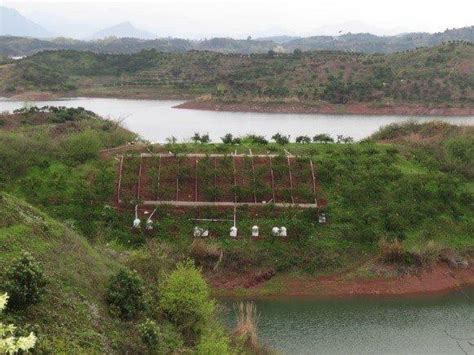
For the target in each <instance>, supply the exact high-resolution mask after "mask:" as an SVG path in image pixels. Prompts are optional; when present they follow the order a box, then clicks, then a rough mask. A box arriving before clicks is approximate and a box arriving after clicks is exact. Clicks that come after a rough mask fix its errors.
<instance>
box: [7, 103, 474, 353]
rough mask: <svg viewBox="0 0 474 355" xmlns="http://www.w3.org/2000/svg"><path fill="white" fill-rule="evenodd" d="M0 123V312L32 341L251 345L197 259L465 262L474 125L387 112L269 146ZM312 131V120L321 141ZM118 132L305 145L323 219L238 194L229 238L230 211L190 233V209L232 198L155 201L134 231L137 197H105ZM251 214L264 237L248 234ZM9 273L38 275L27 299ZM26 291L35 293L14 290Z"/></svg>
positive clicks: (469, 246)
mask: <svg viewBox="0 0 474 355" xmlns="http://www.w3.org/2000/svg"><path fill="white" fill-rule="evenodd" d="M0 122H1V125H2V127H1V128H0V161H1V163H2V170H1V176H0V181H1V187H2V190H4V192H2V193H1V194H0V245H1V248H2V258H1V261H0V265H1V266H0V269H1V270H2V272H1V273H0V294H3V291H8V292H9V294H11V295H12V297H13V299H10V301H11V302H12V305H13V304H17V305H19V306H18V307H16V308H15V309H13V308H12V309H10V310H8V311H7V313H5V314H6V315H7V318H8V319H7V321H6V322H5V323H13V324H16V325H21V334H19V335H27V334H29V333H30V332H31V331H33V332H34V334H35V335H36V336H37V337H38V341H37V345H36V347H37V348H36V349H37V350H38V351H45V352H48V351H50V352H61V351H71V349H73V351H75V352H87V353H90V352H92V353H93V352H104V351H105V352H124V351H129V352H145V351H150V352H158V353H162V352H173V351H190V352H197V353H202V354H209V353H223V354H224V353H242V352H244V353H245V352H255V351H257V350H258V351H260V350H259V349H255V347H257V346H258V345H256V340H255V339H256V338H255V327H254V325H253V324H252V322H251V321H249V319H253V318H255V317H254V314H255V310H254V309H252V307H251V306H245V307H244V306H242V307H241V309H242V314H241V317H240V319H239V326H238V328H237V329H236V331H235V333H234V334H233V335H232V336H230V335H228V334H227V333H226V332H225V331H224V329H223V328H222V326H221V325H220V324H219V322H216V319H217V318H218V317H217V315H218V314H219V313H220V312H221V311H220V309H219V308H218V307H216V304H215V302H214V301H213V300H212V299H211V297H210V294H211V291H212V290H211V289H210V288H209V286H208V285H207V284H206V282H205V281H204V279H203V277H202V274H201V271H200V270H202V271H203V273H204V275H205V277H206V278H207V280H209V281H210V282H211V283H212V285H214V286H217V287H218V286H219V284H218V281H219V280H222V279H228V278H229V277H236V275H238V277H240V279H239V278H238V277H237V278H236V279H237V282H235V283H234V286H233V287H235V288H236V289H239V288H245V287H252V286H254V285H256V284H259V283H262V282H265V281H266V280H268V279H270V278H272V277H273V276H274V275H285V274H290V273H297V274H310V275H322V274H332V273H335V272H343V271H347V270H352V271H354V270H357V269H358V268H359V267H361V265H363V267H364V270H365V271H364V272H365V274H364V277H387V276H399V275H401V274H404V273H410V272H416V270H419V269H420V268H426V267H430V266H432V265H435V264H436V263H439V262H447V263H448V264H449V265H451V266H452V267H465V265H466V263H469V262H472V257H473V253H474V240H473V238H472V235H473V234H474V233H473V232H474V231H473V225H474V223H473V222H474V221H473V219H474V212H473V209H472V205H473V201H474V197H473V196H474V190H473V179H474V170H473V167H474V152H473V147H474V131H473V128H472V127H457V126H451V125H449V124H444V123H426V124H415V123H408V124H404V125H400V126H398V125H393V126H388V127H386V128H384V129H382V130H381V131H379V132H378V133H376V134H375V135H374V136H373V137H371V138H369V139H367V140H365V141H363V142H360V143H350V140H347V142H348V143H346V144H344V143H342V142H341V143H304V142H307V140H306V139H302V140H300V142H301V143H287V142H286V141H284V140H283V141H282V140H281V138H282V137H281V136H277V135H276V136H275V137H274V139H275V140H278V139H280V141H279V143H280V144H278V143H276V142H275V143H273V142H264V141H262V140H257V141H255V137H254V139H250V138H246V139H241V140H240V141H235V137H232V139H228V138H230V137H229V136H227V139H226V140H225V141H226V144H224V143H223V144H210V143H202V136H200V138H201V143H188V144H178V143H175V142H172V141H171V142H170V143H169V144H168V145H166V146H160V145H156V146H151V145H148V144H146V142H143V143H141V142H140V141H139V139H138V138H137V137H136V135H135V134H133V133H131V132H128V131H126V130H124V129H123V128H121V127H120V126H119V125H117V124H116V123H114V122H111V121H107V120H103V119H100V118H98V117H97V116H95V115H94V114H93V113H92V112H88V111H86V110H84V109H65V108H43V109H37V108H30V109H24V110H21V111H19V112H18V113H16V114H3V115H1V116H0ZM322 133H324V132H308V134H310V135H311V136H313V135H317V134H320V135H319V138H320V139H321V140H320V141H321V142H322V141H323V140H322V137H324V136H323V135H322ZM131 141H133V142H135V144H133V145H128V146H127V145H126V143H127V142H131ZM197 141H198V142H199V140H197ZM204 141H206V140H205V139H204ZM122 145H125V146H124V148H123V150H125V151H127V152H129V153H131V154H133V152H134V151H135V152H137V151H147V150H152V151H157V152H159V151H170V150H171V151H173V152H183V153H185V152H193V151H194V152H196V151H199V152H207V153H211V152H219V153H230V152H233V151H235V150H236V149H237V150H238V151H240V152H245V151H248V149H249V148H251V149H252V151H253V152H254V153H267V152H272V153H274V154H281V155H284V154H285V150H288V151H290V152H291V153H293V154H298V155H301V156H305V157H307V158H311V159H312V160H313V161H314V162H315V164H316V170H317V173H318V179H319V182H320V185H321V191H322V194H323V198H324V199H326V200H327V202H328V203H327V207H326V208H325V210H324V212H325V213H326V215H327V217H328V223H327V224H325V225H323V224H319V223H318V220H317V212H318V211H316V210H313V209H308V210H305V211H302V210H298V209H286V210H278V209H276V208H274V207H273V206H272V204H268V205H267V206H266V207H264V208H262V209H258V210H252V209H251V208H246V207H242V208H239V209H238V211H237V216H238V227H239V231H240V238H237V239H231V238H229V236H228V233H229V226H230V224H229V223H218V222H214V223H212V222H209V223H207V222H202V223H201V222H199V223H201V225H202V226H203V227H207V228H209V230H210V234H211V236H210V237H209V238H202V239H194V238H193V237H192V231H193V227H194V225H195V224H196V221H195V220H193V219H196V218H217V219H230V218H231V217H232V210H225V209H219V210H218V209H214V208H205V209H186V210H179V211H178V210H176V209H173V208H171V207H170V206H161V207H160V208H158V210H157V211H156V215H155V216H156V217H155V221H156V224H155V228H154V230H153V231H146V230H145V229H143V230H140V231H136V230H132V228H131V223H132V220H133V218H134V213H133V207H132V206H130V207H131V208H130V209H116V208H114V205H113V197H114V191H115V179H116V169H115V163H116V160H115V159H113V155H111V154H112V153H110V151H103V149H105V148H111V147H116V146H122ZM33 206H34V207H33ZM254 224H257V225H259V226H260V230H261V238H260V240H252V239H251V238H250V227H251V226H252V225H254ZM273 226H286V227H287V229H288V238H286V239H285V238H279V237H276V238H275V237H271V235H270V230H271V228H272V227H273ZM24 251H27V252H29V253H30V256H28V255H26V256H25V255H24V254H23V252H24ZM189 259H191V260H193V261H189ZM193 263H194V264H193ZM19 265H20V266H21V267H20V266H19ZM194 265H197V266H199V267H200V269H197V268H196V267H195V266H194ZM19 272H21V273H20V275H28V277H34V278H35V280H36V281H35V285H37V287H35V288H29V289H28V295H30V296H31V297H23V296H21V295H22V293H18V292H16V291H15V285H18V282H20V281H18V280H21V279H25V277H23V276H22V277H21V278H13V277H12V276H11V275H18V273H19ZM13 279H16V280H17V281H16V283H15V282H13V281H12V280H13ZM269 291H271V290H269ZM273 292H277V291H276V290H273ZM19 295H20V296H21V297H20V296H19ZM25 299H26V300H31V301H34V302H27V303H25V302H18V301H19V300H25ZM30 303H31V304H30ZM66 309H67V312H66V311H65V310H66ZM65 324H67V327H66V326H64V325H65Z"/></svg>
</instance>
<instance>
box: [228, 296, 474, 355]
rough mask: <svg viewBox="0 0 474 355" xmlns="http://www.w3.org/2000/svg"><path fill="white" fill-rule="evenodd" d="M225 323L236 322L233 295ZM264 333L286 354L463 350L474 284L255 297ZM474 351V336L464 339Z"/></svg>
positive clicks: (473, 308) (472, 322) (472, 323)
mask: <svg viewBox="0 0 474 355" xmlns="http://www.w3.org/2000/svg"><path fill="white" fill-rule="evenodd" d="M222 302H223V304H224V306H225V307H226V308H227V309H228V313H227V314H226V317H225V323H226V324H227V325H228V326H229V327H233V326H234V324H235V314H234V313H235V312H234V311H233V307H232V304H233V301H231V300H223V301H222ZM255 303H256V306H257V311H258V313H259V319H258V325H257V326H258V336H259V339H260V340H261V341H262V342H263V343H265V344H267V345H269V346H270V347H272V348H274V349H277V350H279V351H281V352H282V353H284V354H316V353H318V354H463V352H462V351H461V349H460V348H459V347H458V344H457V342H456V340H454V339H452V338H451V337H450V336H448V335H447V334H446V332H448V333H449V334H450V335H451V336H455V337H458V338H471V340H470V342H471V343H472V344H474V339H473V338H474V289H470V290H465V291H457V292H453V293H450V294H448V295H442V296H439V295H438V296H423V297H412V298H399V299H386V298H378V299H372V298H354V299H333V300H310V299H277V300H275V299H268V300H257V301H255ZM459 343H460V345H461V346H462V347H463V349H464V350H465V351H466V352H467V353H468V354H474V345H470V344H469V340H462V341H460V342H459Z"/></svg>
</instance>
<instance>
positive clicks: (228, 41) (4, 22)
mask: <svg viewBox="0 0 474 355" xmlns="http://www.w3.org/2000/svg"><path fill="white" fill-rule="evenodd" d="M0 19H1V21H0V54H1V55H7V56H24V55H31V54H34V53H37V52H40V51H43V50H62V49H69V50H78V51H92V52H95V53H112V54H119V53H136V52H140V51H141V50H146V49H155V50H157V51H162V52H185V51H189V50H207V51H214V52H222V53H241V54H250V53H266V52H268V51H270V50H273V51H275V52H292V51H294V50H295V49H300V50H303V51H312V50H338V51H350V52H362V53H391V52H397V51H404V50H409V49H414V48H417V47H432V46H436V45H438V44H440V43H442V42H447V41H467V42H474V26H470V27H464V28H459V29H451V30H446V31H444V32H439V33H433V34H431V33H424V32H418V33H407V34H400V35H394V36H376V35H373V34H370V33H345V34H341V35H338V36H328V35H326V36H311V37H296V36H288V35H281V36H271V37H262V38H257V39H251V38H249V39H247V40H239V39H232V38H212V39H209V40H187V39H179V38H159V39H157V36H156V35H155V34H153V33H151V32H147V31H143V30H141V29H138V28H136V27H135V26H133V25H132V24H131V23H130V22H122V23H119V24H117V25H115V26H111V27H108V28H105V29H102V30H100V31H98V32H95V33H94V34H92V35H90V36H89V37H87V40H76V39H70V38H62V37H59V38H54V39H53V37H55V35H54V34H52V33H51V32H49V31H48V30H47V29H45V28H43V27H42V26H40V25H38V24H36V23H34V22H33V21H31V20H29V19H27V18H26V17H24V16H23V15H21V14H20V13H19V12H18V11H16V10H14V9H10V8H6V7H2V6H0ZM353 25H354V24H353ZM354 26H355V25H354ZM360 26H361V25H359V28H363V27H360ZM339 27H341V26H338V27H335V28H339ZM341 28H342V27H341ZM338 32H342V30H340V31H338Z"/></svg>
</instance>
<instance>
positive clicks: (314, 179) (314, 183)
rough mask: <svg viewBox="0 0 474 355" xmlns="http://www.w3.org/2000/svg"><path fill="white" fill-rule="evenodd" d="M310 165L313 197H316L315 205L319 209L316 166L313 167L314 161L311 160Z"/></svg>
mask: <svg viewBox="0 0 474 355" xmlns="http://www.w3.org/2000/svg"><path fill="white" fill-rule="evenodd" d="M309 165H310V168H311V177H312V178H313V195H314V203H315V204H316V208H318V199H317V196H316V177H315V176H314V166H313V161H312V160H311V159H310V160H309Z"/></svg>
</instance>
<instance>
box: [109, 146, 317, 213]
mask: <svg viewBox="0 0 474 355" xmlns="http://www.w3.org/2000/svg"><path fill="white" fill-rule="evenodd" d="M249 153H250V154H237V153H236V152H235V153H233V154H231V155H230V156H231V157H232V167H233V186H234V188H236V187H237V186H238V185H237V168H236V158H245V157H250V159H251V165H252V179H253V185H254V186H253V202H238V199H237V193H236V192H235V191H234V201H217V200H216V197H214V201H198V200H199V198H198V197H199V182H198V175H199V174H198V163H199V158H201V157H212V158H214V159H212V160H213V161H214V174H213V175H214V187H217V186H218V185H217V173H216V169H217V163H218V162H217V160H218V158H221V157H229V155H226V154H171V153H170V154H153V153H142V154H140V156H139V158H140V164H139V171H138V182H137V193H136V197H137V200H139V199H140V198H142V196H141V187H142V186H141V184H142V175H143V158H147V157H158V158H159V159H158V176H157V179H158V182H157V190H156V194H154V196H155V200H145V201H143V204H144V205H172V206H182V207H187V206H196V207H199V206H220V207H232V206H234V207H238V206H244V205H245V206H263V205H266V204H271V205H273V206H275V207H298V208H317V207H318V202H317V182H316V176H315V172H314V164H313V162H312V160H310V161H309V164H310V170H311V179H312V180H311V181H312V190H313V195H314V203H295V198H294V191H293V190H294V186H293V183H294V182H293V177H292V170H291V169H292V164H291V159H293V158H295V157H296V156H294V155H292V154H291V155H290V154H289V153H287V165H288V174H289V185H290V192H291V194H290V195H291V203H290V202H277V201H276V186H275V175H274V171H273V160H272V159H273V158H274V157H277V156H279V155H276V154H257V155H254V154H253V153H252V151H251V150H250V149H249ZM177 156H182V157H193V158H194V164H193V165H194V201H181V200H179V197H180V195H179V188H180V181H179V180H180V179H179V169H180V166H179V165H180V161H178V172H177V175H176V200H174V201H171V200H168V201H165V200H161V198H160V194H161V193H160V190H161V183H162V182H161V168H162V166H161V165H162V158H163V157H177ZM124 157H125V155H122V156H121V157H120V167H119V177H118V184H117V185H118V186H117V202H118V203H121V202H122V201H121V199H120V196H121V189H122V175H123V168H124ZM254 157H261V158H266V159H268V162H269V169H270V175H271V187H272V199H271V200H270V201H263V202H257V196H256V190H255V189H256V170H255V160H254Z"/></svg>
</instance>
